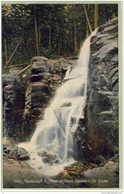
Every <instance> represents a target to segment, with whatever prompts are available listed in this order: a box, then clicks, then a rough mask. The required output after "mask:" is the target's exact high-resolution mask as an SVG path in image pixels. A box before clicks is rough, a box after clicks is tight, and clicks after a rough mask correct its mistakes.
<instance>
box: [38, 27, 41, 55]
mask: <svg viewBox="0 0 124 194" xmlns="http://www.w3.org/2000/svg"><path fill="white" fill-rule="evenodd" d="M38 31H39V33H38V37H39V40H38V43H39V45H38V46H39V52H40V41H41V27H40V26H39V28H38Z"/></svg>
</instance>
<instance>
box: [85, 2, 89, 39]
mask: <svg viewBox="0 0 124 194" xmlns="http://www.w3.org/2000/svg"><path fill="white" fill-rule="evenodd" d="M89 8H90V4H88V10H89ZM86 29H87V30H86V37H88V36H89V27H88V23H87V20H86Z"/></svg>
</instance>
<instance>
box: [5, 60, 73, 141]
mask: <svg viewBox="0 0 124 194" xmlns="http://www.w3.org/2000/svg"><path fill="white" fill-rule="evenodd" d="M70 65H72V63H70V62H69V61H66V60H65V59H60V60H58V61H49V60H48V59H47V58H45V57H34V58H33V59H32V66H31V69H30V70H28V71H27V72H24V74H23V75H21V76H18V72H19V71H20V70H19V69H18V70H17V71H15V70H11V71H10V73H9V74H4V75H3V136H7V137H14V139H15V140H17V141H20V140H25V139H26V138H30V137H31V135H32V133H33V132H34V129H35V127H36V122H37V121H38V119H42V118H43V113H44V109H45V108H46V106H48V105H49V103H50V100H51V99H52V98H53V96H54V94H55V91H56V88H57V87H58V86H59V85H60V84H61V82H62V80H63V78H64V76H65V73H66V70H67V69H68V67H69V66H70Z"/></svg>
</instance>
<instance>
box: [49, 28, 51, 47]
mask: <svg viewBox="0 0 124 194" xmlns="http://www.w3.org/2000/svg"><path fill="white" fill-rule="evenodd" d="M49 47H50V48H51V26H50V25H49Z"/></svg>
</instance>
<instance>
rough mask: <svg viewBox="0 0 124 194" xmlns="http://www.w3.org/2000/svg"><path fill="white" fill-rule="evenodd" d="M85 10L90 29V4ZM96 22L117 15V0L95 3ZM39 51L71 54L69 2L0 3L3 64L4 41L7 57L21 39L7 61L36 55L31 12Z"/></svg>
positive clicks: (80, 23) (79, 20) (80, 29)
mask: <svg viewBox="0 0 124 194" xmlns="http://www.w3.org/2000/svg"><path fill="white" fill-rule="evenodd" d="M85 6H86V10H87V14H88V17H89V21H90V24H91V26H92V29H94V4H91V5H89V4H87V5H85ZM98 7H99V8H98V10H99V25H101V24H103V23H105V22H106V21H107V20H109V19H112V18H114V17H116V16H117V15H118V5H117V4H105V5H104V4H99V5H98ZM35 14H36V19H37V29H38V30H37V34H38V42H39V51H40V55H42V56H45V57H48V58H58V57H60V56H64V57H66V56H69V55H72V53H73V51H74V13H73V5H72V4H3V5H2V52H3V64H5V45H4V39H6V42H7V56H8V59H9V57H10V56H11V55H12V53H13V51H14V49H15V47H16V45H17V44H18V42H19V41H20V39H22V41H21V44H20V45H19V47H18V49H17V51H16V53H15V54H14V56H13V57H12V60H11V61H10V64H9V65H11V64H19V63H24V62H26V61H30V59H31V58H32V57H34V56H35V55H36V41H35V24H34V15H35ZM76 31H77V45H78V49H79V48H80V46H81V44H82V42H83V41H84V39H85V38H86V33H87V25H86V16H85V13H84V9H83V5H82V4H76Z"/></svg>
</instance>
